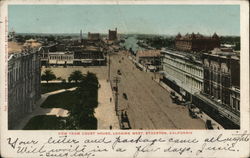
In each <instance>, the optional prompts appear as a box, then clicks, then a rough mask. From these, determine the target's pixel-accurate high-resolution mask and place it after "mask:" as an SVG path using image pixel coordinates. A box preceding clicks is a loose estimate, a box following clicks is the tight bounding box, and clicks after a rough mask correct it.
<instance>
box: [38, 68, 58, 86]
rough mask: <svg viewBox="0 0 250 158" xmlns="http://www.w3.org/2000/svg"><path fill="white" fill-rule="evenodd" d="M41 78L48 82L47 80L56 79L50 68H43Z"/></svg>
mask: <svg viewBox="0 0 250 158" xmlns="http://www.w3.org/2000/svg"><path fill="white" fill-rule="evenodd" d="M41 79H42V81H46V82H47V83H49V81H51V80H54V79H56V75H55V74H54V73H53V72H52V71H51V70H45V71H44V73H43V74H42V77H41Z"/></svg>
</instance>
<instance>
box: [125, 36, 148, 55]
mask: <svg viewBox="0 0 250 158" xmlns="http://www.w3.org/2000/svg"><path fill="white" fill-rule="evenodd" d="M124 40H125V42H124V43H122V44H121V45H122V46H125V48H126V49H127V50H129V49H130V48H132V50H133V51H134V52H136V51H137V50H144V48H142V47H140V46H138V44H137V41H138V40H137V38H136V36H135V35H133V36H128V38H127V39H124Z"/></svg>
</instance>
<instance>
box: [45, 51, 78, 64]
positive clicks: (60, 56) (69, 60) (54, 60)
mask: <svg viewBox="0 0 250 158" xmlns="http://www.w3.org/2000/svg"><path fill="white" fill-rule="evenodd" d="M73 60H74V52H72V51H66V52H50V53H48V63H49V65H58V66H60V65H61V66H67V65H73Z"/></svg>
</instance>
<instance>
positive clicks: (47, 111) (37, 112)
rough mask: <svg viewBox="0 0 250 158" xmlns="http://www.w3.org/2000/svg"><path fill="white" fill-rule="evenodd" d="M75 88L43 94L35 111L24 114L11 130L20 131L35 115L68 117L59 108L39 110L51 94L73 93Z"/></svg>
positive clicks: (64, 111) (66, 113)
mask: <svg viewBox="0 0 250 158" xmlns="http://www.w3.org/2000/svg"><path fill="white" fill-rule="evenodd" d="M75 89H76V88H70V89H61V90H57V91H53V92H49V93H45V94H43V95H42V96H41V98H40V99H39V100H38V101H37V103H36V105H35V109H34V110H33V111H32V112H31V113H29V114H26V116H25V117H24V118H23V119H22V120H20V121H19V122H18V124H17V125H16V126H15V127H14V128H13V129H14V130H22V129H23V128H24V126H25V125H26V124H27V123H28V122H29V120H30V119H31V118H32V117H34V116H37V115H56V116H61V117H67V116H68V110H65V109H61V108H41V107H40V106H41V105H42V104H43V102H44V101H45V100H46V99H47V98H48V96H50V95H53V94H58V93H62V92H65V91H73V90H75Z"/></svg>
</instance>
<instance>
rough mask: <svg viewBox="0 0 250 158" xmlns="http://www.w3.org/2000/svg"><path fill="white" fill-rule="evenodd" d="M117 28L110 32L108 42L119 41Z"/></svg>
mask: <svg viewBox="0 0 250 158" xmlns="http://www.w3.org/2000/svg"><path fill="white" fill-rule="evenodd" d="M117 39H118V38H117V28H115V30H109V35H108V40H111V41H115V40H117Z"/></svg>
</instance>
